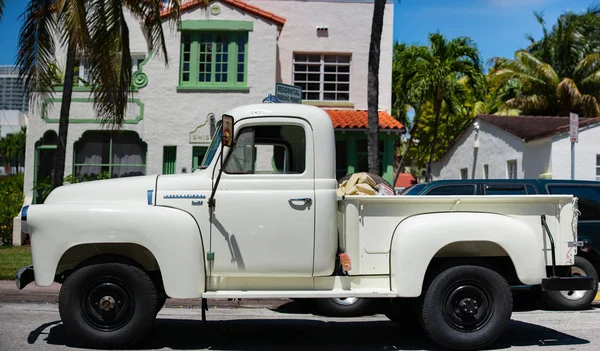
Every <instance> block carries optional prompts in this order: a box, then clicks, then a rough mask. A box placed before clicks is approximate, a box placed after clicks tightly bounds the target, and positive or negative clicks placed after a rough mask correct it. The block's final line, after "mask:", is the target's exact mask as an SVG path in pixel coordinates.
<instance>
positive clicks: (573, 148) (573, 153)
mask: <svg viewBox="0 0 600 351" xmlns="http://www.w3.org/2000/svg"><path fill="white" fill-rule="evenodd" d="M571 180H575V143H574V142H573V141H571Z"/></svg>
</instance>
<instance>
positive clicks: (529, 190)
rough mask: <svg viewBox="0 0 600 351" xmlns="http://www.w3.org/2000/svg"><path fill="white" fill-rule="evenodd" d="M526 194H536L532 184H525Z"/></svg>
mask: <svg viewBox="0 0 600 351" xmlns="http://www.w3.org/2000/svg"><path fill="white" fill-rule="evenodd" d="M527 195H537V191H536V190H535V188H534V187H533V185H527Z"/></svg>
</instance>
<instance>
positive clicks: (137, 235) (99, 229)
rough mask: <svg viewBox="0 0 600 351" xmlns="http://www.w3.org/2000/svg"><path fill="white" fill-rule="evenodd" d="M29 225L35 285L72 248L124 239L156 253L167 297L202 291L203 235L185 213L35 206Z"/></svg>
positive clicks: (49, 276) (50, 277)
mask: <svg viewBox="0 0 600 351" xmlns="http://www.w3.org/2000/svg"><path fill="white" fill-rule="evenodd" d="M27 226H28V229H29V233H30V235H31V247H32V254H33V267H34V272H35V283H36V285H38V286H48V285H50V284H52V282H53V281H54V277H55V274H56V273H57V272H56V270H57V265H58V263H59V261H60V259H61V257H62V256H63V254H64V253H65V252H66V251H67V250H69V249H70V248H73V247H75V246H78V245H85V244H118V243H123V244H135V245H139V246H141V247H143V248H145V249H147V250H148V251H149V252H150V253H151V254H152V255H153V256H154V258H155V259H156V262H157V264H158V268H159V269H160V272H161V275H162V279H163V284H164V288H165V292H166V293H167V295H168V296H170V297H173V298H195V297H200V296H201V294H202V292H204V289H205V281H206V269H205V264H204V246H203V243H202V236H201V235H200V229H199V227H198V224H197V223H196V221H195V220H194V218H193V217H192V216H191V215H190V214H189V213H187V212H184V211H181V210H178V209H174V208H169V207H158V206H135V205H121V204H51V205H34V206H31V207H30V208H29V212H28V218H27ZM57 234H58V235H57Z"/></svg>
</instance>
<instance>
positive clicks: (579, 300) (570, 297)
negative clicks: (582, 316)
mask: <svg viewBox="0 0 600 351" xmlns="http://www.w3.org/2000/svg"><path fill="white" fill-rule="evenodd" d="M571 274H572V275H574V276H591V277H593V278H594V282H595V284H594V286H595V289H594V290H567V291H544V292H543V297H544V302H546V304H547V305H548V306H549V307H550V308H553V309H556V310H567V311H569V310H582V309H587V308H589V307H590V305H591V303H592V302H593V301H594V299H595V298H596V293H598V273H597V272H596V269H595V268H594V266H593V265H592V264H591V263H590V261H588V260H586V259H585V258H583V257H581V256H575V262H574V264H573V266H571Z"/></svg>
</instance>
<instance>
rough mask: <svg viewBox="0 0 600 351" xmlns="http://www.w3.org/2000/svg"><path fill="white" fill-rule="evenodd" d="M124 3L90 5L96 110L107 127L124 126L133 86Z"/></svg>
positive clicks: (116, 0)
mask: <svg viewBox="0 0 600 351" xmlns="http://www.w3.org/2000/svg"><path fill="white" fill-rule="evenodd" d="M121 4H122V2H121V1H120V0H110V1H106V0H94V1H91V2H90V3H89V4H88V26H89V30H90V39H91V42H92V43H93V45H91V46H90V47H89V48H88V50H87V58H88V60H89V62H90V70H89V72H90V76H91V78H92V80H93V82H94V84H93V85H92V94H93V95H94V108H95V110H96V112H97V115H98V117H99V118H100V120H101V122H102V123H103V124H110V125H111V126H120V125H122V122H123V120H124V118H125V115H126V112H127V101H128V94H129V89H130V86H131V74H132V72H131V67H132V65H131V53H130V51H129V28H128V27H127V23H126V21H125V17H124V13H123V8H122V6H121Z"/></svg>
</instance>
